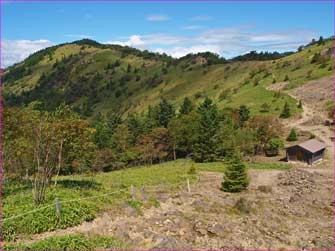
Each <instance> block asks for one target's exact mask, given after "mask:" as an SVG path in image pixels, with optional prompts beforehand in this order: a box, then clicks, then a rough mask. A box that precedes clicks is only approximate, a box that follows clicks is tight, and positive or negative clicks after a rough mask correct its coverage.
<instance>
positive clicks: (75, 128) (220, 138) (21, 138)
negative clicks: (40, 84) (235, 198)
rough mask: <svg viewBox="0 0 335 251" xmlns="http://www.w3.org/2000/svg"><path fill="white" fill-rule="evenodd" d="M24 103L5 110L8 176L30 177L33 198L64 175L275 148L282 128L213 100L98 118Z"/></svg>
mask: <svg viewBox="0 0 335 251" xmlns="http://www.w3.org/2000/svg"><path fill="white" fill-rule="evenodd" d="M39 107H40V106H39V104H38V103H37V102H34V103H31V104H30V105H28V106H27V107H25V108H13V107H12V108H7V107H6V108H5V109H4V111H3V119H4V123H3V125H4V127H3V153H4V154H3V156H4V160H3V164H4V165H3V167H4V171H5V175H4V179H5V180H6V179H21V180H30V181H32V182H33V190H34V200H35V202H36V203H37V204H38V203H40V202H42V201H43V200H44V197H45V189H46V187H47V186H48V185H50V184H51V180H52V182H53V183H54V186H56V185H57V177H58V175H60V174H62V175H64V174H72V173H84V172H99V171H111V170H117V169H121V168H125V167H132V166H137V165H151V164H154V163H160V162H163V161H168V160H173V159H177V158H185V157H191V158H192V159H193V160H194V161H196V162H212V161H220V160H223V159H225V158H226V157H227V156H230V155H233V153H236V152H238V153H239V154H240V155H241V156H243V157H245V156H252V155H254V154H257V153H262V152H265V153H266V154H268V155H274V154H277V153H278V150H279V149H280V148H281V147H282V143H281V139H280V138H279V137H280V134H281V126H280V123H279V121H278V118H276V117H273V116H263V115H257V116H253V117H251V116H250V111H249V109H248V108H247V107H246V106H243V105H242V106H240V107H239V109H219V108H218V107H217V105H216V104H215V103H214V102H213V101H212V100H211V99H209V98H205V99H204V101H203V102H202V103H200V104H199V105H195V104H193V103H192V101H191V100H190V99H189V98H185V99H184V100H183V102H182V104H181V105H180V107H178V109H176V107H175V106H174V105H173V104H172V103H171V102H170V101H169V100H166V99H164V98H163V99H161V101H160V102H159V104H157V105H155V106H149V107H148V109H147V112H145V113H141V114H136V113H132V114H129V115H128V116H126V117H123V116H121V115H120V114H117V113H108V114H98V115H97V117H96V118H95V120H94V122H93V123H89V122H88V121H87V120H84V119H82V118H80V116H79V115H78V114H77V113H75V112H74V111H73V110H72V109H71V108H70V107H69V106H67V105H65V104H62V105H60V106H59V107H58V108H57V109H56V110H55V111H53V112H47V111H43V110H40V109H39Z"/></svg>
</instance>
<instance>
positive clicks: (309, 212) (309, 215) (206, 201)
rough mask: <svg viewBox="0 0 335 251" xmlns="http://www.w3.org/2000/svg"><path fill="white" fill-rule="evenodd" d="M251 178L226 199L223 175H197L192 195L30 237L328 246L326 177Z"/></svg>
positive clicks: (143, 244) (169, 244)
mask: <svg viewBox="0 0 335 251" xmlns="http://www.w3.org/2000/svg"><path fill="white" fill-rule="evenodd" d="M249 176H250V178H251V184H250V187H249V189H248V191H245V192H242V193H240V194H230V193H225V192H222V191H220V187H221V182H222V174H219V173H210V172H208V173H201V174H200V180H199V182H198V183H197V184H194V185H193V186H192V187H191V194H189V193H187V192H186V188H185V191H180V192H173V193H160V194H156V196H157V198H159V201H160V206H159V207H157V208H156V207H151V208H149V209H146V210H142V211H141V212H138V211H136V210H135V209H133V208H131V207H129V206H126V205H124V206H123V207H121V208H120V209H119V210H118V211H110V212H105V213H103V214H102V215H101V216H99V217H98V218H96V219H95V220H94V221H92V222H85V223H83V224H81V225H80V226H77V227H73V228H69V229H66V230H58V231H55V232H49V233H43V234H40V235H35V236H33V241H36V240H40V239H43V238H45V237H49V236H55V235H64V234H70V233H84V234H103V235H113V236H118V237H120V238H122V239H123V240H124V241H126V242H127V243H129V244H130V245H131V246H132V247H133V248H136V249H142V250H143V249H165V250H166V249H198V250H199V249H272V250H278V249H291V250H292V249H295V250H297V249H309V250H310V249H324V250H331V249H332V247H333V203H334V201H333V195H332V190H333V179H332V176H331V175H328V174H322V173H320V172H319V171H318V170H317V169H315V170H310V171H309V172H307V171H305V170H303V169H293V170H291V171H278V170H250V173H249ZM140 198H141V199H142V200H146V199H148V196H147V195H146V194H142V195H141V196H140ZM238 201H240V202H238ZM239 204H240V205H239ZM26 242H27V241H26Z"/></svg>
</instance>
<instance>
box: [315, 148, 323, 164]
mask: <svg viewBox="0 0 335 251" xmlns="http://www.w3.org/2000/svg"><path fill="white" fill-rule="evenodd" d="M324 155H325V149H322V150H320V151H318V152H315V153H314V154H313V158H312V162H315V161H317V160H319V159H323V158H324Z"/></svg>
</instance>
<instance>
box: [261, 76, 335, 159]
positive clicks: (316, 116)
mask: <svg viewBox="0 0 335 251" xmlns="http://www.w3.org/2000/svg"><path fill="white" fill-rule="evenodd" d="M333 81H334V78H333V76H328V77H323V78H320V79H317V80H311V81H309V82H307V83H306V84H304V85H302V86H300V87H298V88H295V89H292V90H289V91H287V92H286V93H287V94H289V95H290V96H292V97H293V98H295V99H296V100H301V101H302V104H303V112H302V114H301V118H299V119H290V120H286V121H285V122H284V123H285V126H286V127H287V128H296V129H299V130H301V131H309V132H311V133H313V134H314V135H315V136H317V137H318V138H320V139H321V140H322V141H324V142H325V143H326V144H327V148H328V152H329V153H333V152H334V142H333V141H332V138H333V136H334V133H333V129H332V128H331V127H329V126H325V124H324V122H325V121H326V120H327V119H329V118H328V116H327V111H326V109H325V107H326V103H327V102H328V101H330V100H332V99H333V91H334V90H333ZM285 86H286V83H285V82H283V83H277V84H274V85H271V86H269V87H268V89H270V90H276V91H280V90H282V89H283V88H284V87H285Z"/></svg>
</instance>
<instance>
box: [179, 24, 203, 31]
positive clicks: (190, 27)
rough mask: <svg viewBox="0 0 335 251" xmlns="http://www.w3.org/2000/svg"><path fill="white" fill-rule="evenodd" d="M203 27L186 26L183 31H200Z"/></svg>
mask: <svg viewBox="0 0 335 251" xmlns="http://www.w3.org/2000/svg"><path fill="white" fill-rule="evenodd" d="M202 28H203V27H202V26H200V25H189V26H184V27H183V29H184V30H200V29H202Z"/></svg>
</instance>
